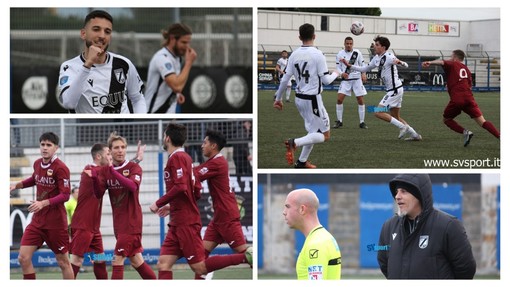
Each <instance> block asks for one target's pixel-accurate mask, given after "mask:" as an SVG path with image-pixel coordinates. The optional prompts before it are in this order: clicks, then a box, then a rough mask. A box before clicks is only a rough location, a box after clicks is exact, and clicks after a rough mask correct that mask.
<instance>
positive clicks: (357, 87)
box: [338, 79, 367, 97]
mask: <svg viewBox="0 0 510 287" xmlns="http://www.w3.org/2000/svg"><path fill="white" fill-rule="evenodd" d="M351 91H354V95H355V96H356V97H361V96H364V95H366V94H367V90H366V89H365V86H363V82H362V81H361V79H357V80H352V81H346V80H343V81H341V82H340V86H338V93H339V94H344V95H346V96H348V97H350V96H351Z"/></svg>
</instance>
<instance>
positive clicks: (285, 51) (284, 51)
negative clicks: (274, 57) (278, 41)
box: [280, 50, 288, 54]
mask: <svg viewBox="0 0 510 287" xmlns="http://www.w3.org/2000/svg"><path fill="white" fill-rule="evenodd" d="M283 53H288V52H287V50H283V51H282V52H281V53H280V54H283Z"/></svg>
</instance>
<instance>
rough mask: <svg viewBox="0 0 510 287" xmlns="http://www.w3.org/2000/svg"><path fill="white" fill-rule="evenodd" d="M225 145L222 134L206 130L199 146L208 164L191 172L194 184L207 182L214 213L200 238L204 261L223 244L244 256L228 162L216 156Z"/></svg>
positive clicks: (238, 216)
mask: <svg viewBox="0 0 510 287" xmlns="http://www.w3.org/2000/svg"><path fill="white" fill-rule="evenodd" d="M226 143H227V140H226V139H225V135H224V134H222V133H221V132H219V131H215V130H208V131H207V132H206V134H205V138H204V141H203V143H202V153H203V155H204V156H205V157H207V158H208V160H207V161H206V162H204V163H202V164H201V165H199V166H197V167H195V168H194V170H195V173H196V177H197V180H199V181H207V186H208V188H209V194H210V195H211V197H212V204H213V209H214V215H213V218H212V219H211V221H210V222H209V224H208V225H207V229H206V231H205V235H204V242H203V243H204V249H205V257H206V258H207V257H209V254H210V253H211V252H212V250H213V249H214V248H216V246H218V245H219V244H222V243H224V242H226V243H228V245H229V246H230V248H232V249H233V250H234V251H235V252H237V253H244V252H246V250H247V249H248V245H247V244H246V240H245V238H244V234H243V230H242V226H241V216H240V214H239V207H238V206H237V200H236V197H235V193H234V192H233V191H232V188H231V187H230V175H229V172H228V162H227V160H226V159H225V157H224V156H223V155H222V154H221V153H220V151H221V150H222V149H223V147H225V145H226ZM196 279H199V278H196Z"/></svg>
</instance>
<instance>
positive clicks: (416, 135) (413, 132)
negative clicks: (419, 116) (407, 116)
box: [409, 126, 418, 138]
mask: <svg viewBox="0 0 510 287" xmlns="http://www.w3.org/2000/svg"><path fill="white" fill-rule="evenodd" d="M409 133H411V137H413V138H415V137H418V133H417V132H416V131H415V130H414V129H413V128H412V127H411V126H409Z"/></svg>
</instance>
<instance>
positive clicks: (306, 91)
mask: <svg viewBox="0 0 510 287" xmlns="http://www.w3.org/2000/svg"><path fill="white" fill-rule="evenodd" d="M299 39H300V40H301V41H302V42H303V45H302V46H301V47H299V48H298V49H296V50H295V51H294V52H293V53H292V55H291V56H290V58H289V63H288V65H287V68H286V70H285V75H284V76H283V78H282V80H281V82H280V87H279V88H278V91H277V92H276V99H275V101H274V104H273V107H274V108H276V109H278V110H282V109H283V104H282V95H283V91H284V90H285V88H286V86H287V83H288V81H289V80H290V78H291V77H292V76H293V75H294V77H295V78H296V79H297V86H296V107H297V109H298V111H299V114H300V115H301V117H302V118H303V120H304V121H305V129H306V131H307V132H308V134H307V135H306V136H303V137H300V138H290V139H288V140H286V141H285V146H286V148H287V152H286V159H287V163H288V164H289V165H294V167H295V168H316V166H315V165H313V164H311V163H310V161H308V157H309V156H310V153H311V152H312V149H313V145H314V144H316V143H323V142H325V141H327V140H329V137H330V131H329V116H328V112H327V111H326V108H325V107H324V103H323V102H322V95H321V92H322V84H325V85H329V84H330V83H332V82H333V81H334V80H335V79H336V78H337V77H338V72H336V71H334V72H333V73H332V74H330V73H329V71H328V66H327V63H326V58H325V57H324V54H323V53H322V52H321V51H320V50H319V49H317V48H316V47H314V46H313V42H314V40H315V28H314V27H313V25H311V24H308V23H306V24H303V25H301V26H300V27H299ZM300 146H302V147H303V149H302V150H301V155H300V156H299V159H298V160H297V161H296V163H294V152H295V151H296V149H297V148H298V147H300Z"/></svg>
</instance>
